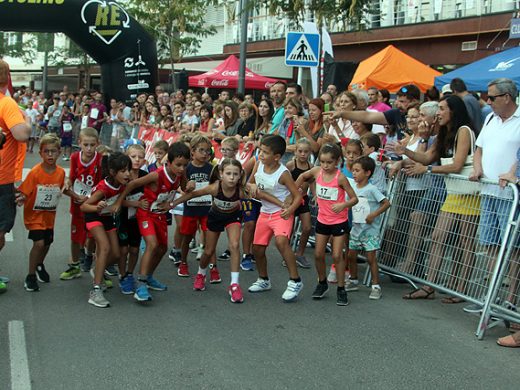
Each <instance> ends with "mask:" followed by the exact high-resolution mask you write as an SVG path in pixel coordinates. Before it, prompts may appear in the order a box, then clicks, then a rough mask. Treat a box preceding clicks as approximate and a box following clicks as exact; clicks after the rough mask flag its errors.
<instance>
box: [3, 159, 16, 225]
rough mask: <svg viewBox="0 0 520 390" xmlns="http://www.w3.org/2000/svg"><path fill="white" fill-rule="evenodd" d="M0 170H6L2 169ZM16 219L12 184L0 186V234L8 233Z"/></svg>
mask: <svg viewBox="0 0 520 390" xmlns="http://www.w3.org/2000/svg"><path fill="white" fill-rule="evenodd" d="M2 169H8V168H7V167H3V168H2ZM15 217H16V204H15V190H14V184H2V185H0V232H4V233H7V232H10V231H11V229H12V228H13V226H14V220H15Z"/></svg>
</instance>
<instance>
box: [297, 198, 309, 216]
mask: <svg viewBox="0 0 520 390" xmlns="http://www.w3.org/2000/svg"><path fill="white" fill-rule="evenodd" d="M310 212H311V210H310V208H309V195H304V196H303V204H302V205H300V207H298V208H297V209H296V210H295V211H294V216H295V217H297V216H298V215H300V214H305V213H310Z"/></svg>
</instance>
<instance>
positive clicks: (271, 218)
mask: <svg viewBox="0 0 520 390" xmlns="http://www.w3.org/2000/svg"><path fill="white" fill-rule="evenodd" d="M285 147H286V144H285V140H284V139H283V138H282V137H280V136H279V135H266V136H264V137H262V141H261V144H260V154H259V161H258V162H257V163H256V164H255V167H254V169H253V173H252V175H251V178H250V183H251V184H256V185H257V187H258V189H260V190H262V191H264V192H266V193H268V194H270V195H272V196H274V197H275V198H277V199H278V200H280V201H281V202H285V200H286V198H287V197H288V196H289V195H291V196H292V202H291V205H290V206H289V207H288V208H287V209H283V208H282V207H280V206H279V205H276V204H273V203H271V202H268V201H266V200H262V209H261V210H260V217H259V218H258V222H257V224H256V230H255V237H254V240H253V254H254V256H255V259H256V264H257V267H258V279H257V280H256V282H254V283H253V284H252V285H251V287H249V292H252V293H255V292H262V291H267V290H270V289H271V281H270V280H269V276H268V274H267V259H266V256H265V251H266V249H267V246H268V245H269V242H270V241H271V238H272V237H273V235H274V237H275V241H276V248H277V249H278V251H279V252H280V255H281V256H282V258H284V259H285V262H286V263H287V268H288V270H289V278H290V279H289V282H288V283H287V289H286V290H285V292H284V293H283V295H282V299H283V300H284V301H285V302H291V301H294V300H295V299H296V298H297V297H298V294H299V293H300V291H301V290H302V288H303V283H302V280H301V278H300V275H298V267H297V265H296V256H295V255H294V252H293V251H292V249H291V246H290V244H289V239H290V237H291V232H292V225H293V222H294V212H295V211H296V209H297V208H298V206H299V205H300V204H301V201H302V196H301V194H300V193H299V191H298V188H297V187H296V184H295V183H294V180H293V179H292V177H291V174H290V173H289V171H288V170H287V168H286V167H285V166H284V165H282V164H280V159H281V158H282V156H283V154H284V153H285ZM255 192H256V191H255V190H254V188H253V189H252V195H253V197H254V196H255Z"/></svg>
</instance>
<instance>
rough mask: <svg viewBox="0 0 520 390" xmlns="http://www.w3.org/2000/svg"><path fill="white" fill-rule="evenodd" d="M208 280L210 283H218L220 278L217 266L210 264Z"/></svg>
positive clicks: (220, 280)
mask: <svg viewBox="0 0 520 390" xmlns="http://www.w3.org/2000/svg"><path fill="white" fill-rule="evenodd" d="M209 282H210V283H211V284H215V283H220V282H222V279H221V278H220V272H218V268H217V267H215V266H213V267H212V266H211V265H210V268H209Z"/></svg>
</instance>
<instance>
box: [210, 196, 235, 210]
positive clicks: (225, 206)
mask: <svg viewBox="0 0 520 390" xmlns="http://www.w3.org/2000/svg"><path fill="white" fill-rule="evenodd" d="M213 204H214V205H215V206H216V207H218V208H219V209H220V210H222V211H231V210H236V209H238V208H240V201H239V200H237V201H234V202H228V201H227V200H221V199H217V198H214V199H213Z"/></svg>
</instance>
